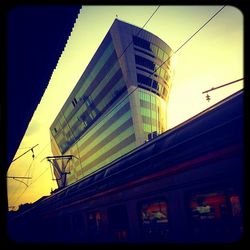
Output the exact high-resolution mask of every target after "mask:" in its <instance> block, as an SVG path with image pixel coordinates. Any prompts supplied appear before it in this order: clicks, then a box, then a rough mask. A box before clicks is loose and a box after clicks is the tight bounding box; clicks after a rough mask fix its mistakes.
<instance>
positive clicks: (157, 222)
mask: <svg viewBox="0 0 250 250" xmlns="http://www.w3.org/2000/svg"><path fill="white" fill-rule="evenodd" d="M139 217H140V221H141V227H142V237H143V239H144V240H149V241H161V240H164V239H166V238H167V235H168V231H169V228H168V206H167V203H166V201H164V200H163V199H157V200H149V201H143V202H141V203H140V204H139Z"/></svg>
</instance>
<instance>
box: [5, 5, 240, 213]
mask: <svg viewBox="0 0 250 250" xmlns="http://www.w3.org/2000/svg"><path fill="white" fill-rule="evenodd" d="M221 7H222V6H220V5H208V6H205V5H203V6H188V5H185V6H172V5H169V6H168V5H163V6H160V8H159V9H158V10H157V11H156V13H155V14H154V16H153V17H152V18H151V19H150V21H149V22H148V23H147V25H146V26H145V27H144V29H145V30H147V31H149V32H152V33H153V34H155V35H157V36H158V37H159V38H161V39H162V40H163V41H165V42H166V43H167V44H168V45H169V46H170V47H171V48H172V50H173V51H177V50H178V48H179V47H180V46H181V45H182V44H183V43H184V42H185V41H186V40H187V39H188V38H190V37H191V36H192V35H193V34H194V33H195V32H196V31H197V30H198V29H199V28H200V27H201V26H202V25H203V24H204V23H205V22H206V21H207V20H209V18H211V17H212V16H213V15H214V14H215V13H216V12H217V11H218V10H219V9H220V8H221ZM156 8H157V6H156V5H155V6H154V5H149V6H141V5H138V6H136V5H134V6H129V5H126V6H83V7H82V9H81V11H80V13H79V15H78V18H77V20H76V23H75V26H74V27H73V30H72V32H71V35H70V37H69V39H68V42H67V44H66V45H65V48H64V51H63V52H62V54H61V57H60V58H59V61H58V64H57V66H56V68H55V69H54V71H53V74H52V76H51V79H50V81H49V83H48V87H47V89H46V91H45V93H44V95H43V97H42V99H41V101H40V103H39V105H38V106H37V109H36V110H35V112H34V115H33V117H32V119H31V121H30V123H29V126H28V128H27V130H26V133H25V135H24V137H23V139H22V141H21V143H20V145H19V149H18V150H17V152H16V155H15V157H14V159H15V158H17V157H18V156H20V155H21V154H23V153H25V152H26V151H27V150H29V149H30V148H31V147H33V146H35V145H36V144H38V145H37V146H36V147H35V148H34V156H35V157H34V158H33V157H32V152H31V151H28V152H27V153H26V154H25V155H24V156H22V157H20V158H19V159H17V160H16V161H14V162H13V163H12V164H11V166H10V168H9V171H8V176H26V177H31V178H32V179H27V180H22V181H23V182H25V184H23V183H21V182H19V181H17V180H13V179H8V183H7V185H8V186H7V190H8V203H9V204H8V205H9V209H10V210H17V208H18V206H19V205H20V204H25V203H32V202H35V201H36V200H38V199H39V198H41V197H42V196H46V195H49V194H50V192H51V190H54V189H56V188H57V184H56V181H54V180H52V172H51V166H50V165H49V162H48V161H47V160H46V159H45V157H47V156H52V153H51V147H50V136H49V127H50V125H51V124H52V122H53V121H54V119H55V117H56V116H57V114H58V112H59V111H60V109H61V108H62V106H63V104H64V102H65V101H66V99H67V97H68V96H69V95H70V93H71V91H72V90H73V88H74V86H75V85H76V83H77V81H78V80H79V78H80V76H81V75H82V73H83V72H84V70H85V68H86V66H87V65H88V63H89V62H90V60H91V58H92V57H93V55H94V53H95V52H96V50H97V48H98V46H99V45H100V43H101V42H102V40H103V38H104V36H105V35H106V33H107V32H108V30H109V28H110V26H111V25H112V23H113V21H114V19H115V18H116V16H118V19H120V20H122V21H125V22H128V23H131V24H133V25H136V26H138V27H142V26H143V25H144V24H145V23H146V21H147V20H148V19H149V17H150V16H151V15H152V14H153V12H154V11H155V10H156ZM243 36H244V33H243V14H242V13H241V11H240V10H239V9H237V8H235V7H233V6H226V7H225V8H224V9H223V10H222V11H221V12H220V13H219V14H218V15H217V16H216V17H215V18H213V19H212V20H211V21H210V22H209V23H208V24H207V25H206V26H205V27H204V28H203V29H202V30H201V31H200V32H199V33H197V34H196V35H195V36H194V37H193V38H192V39H191V40H190V41H189V42H188V43H186V45H184V46H183V47H182V48H181V49H180V50H179V51H178V52H176V53H175V55H174V78H173V82H172V89H171V91H170V96H169V103H168V107H167V111H168V113H167V123H168V129H170V128H173V127H175V126H176V125H178V124H180V123H181V122H183V121H185V120H187V119H188V118H190V117H192V116H194V115H195V114H197V113H199V112H201V111H202V110H204V109H206V108H208V107H210V106H211V105H213V104H215V103H217V102H218V101H220V100H222V99H224V98H226V97H227V96H229V95H231V94H233V93H234V92H236V91H238V90H240V89H242V88H243V85H244V82H243V81H240V82H237V83H235V84H231V85H229V86H227V87H223V88H220V89H218V90H215V91H212V92H210V93H209V95H210V97H211V100H210V101H209V102H208V101H207V100H206V98H205V95H204V94H202V92H203V91H205V90H208V89H211V88H212V87H217V86H220V85H222V84H225V83H228V82H231V81H234V80H237V79H240V78H243V77H244V72H243V49H244V46H243ZM48 111H49V115H48Z"/></svg>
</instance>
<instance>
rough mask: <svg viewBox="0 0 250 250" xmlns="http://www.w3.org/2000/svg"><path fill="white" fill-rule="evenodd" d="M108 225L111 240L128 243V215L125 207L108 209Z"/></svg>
mask: <svg viewBox="0 0 250 250" xmlns="http://www.w3.org/2000/svg"><path fill="white" fill-rule="evenodd" d="M108 223H109V229H110V233H111V240H114V241H126V240H127V239H128V228H129V227H128V213H127V208H126V206H124V205H119V206H114V207H111V208H109V209H108Z"/></svg>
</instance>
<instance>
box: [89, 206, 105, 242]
mask: <svg viewBox="0 0 250 250" xmlns="http://www.w3.org/2000/svg"><path fill="white" fill-rule="evenodd" d="M87 216H88V218H87V221H88V237H89V240H90V241H98V240H100V239H101V236H102V226H103V216H102V214H101V212H100V211H94V212H90V213H88V214H87Z"/></svg>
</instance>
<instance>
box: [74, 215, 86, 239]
mask: <svg viewBox="0 0 250 250" xmlns="http://www.w3.org/2000/svg"><path fill="white" fill-rule="evenodd" d="M71 235H72V240H73V241H75V242H81V241H82V240H83V237H84V220H83V215H82V213H81V212H76V213H74V214H72V215H71Z"/></svg>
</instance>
